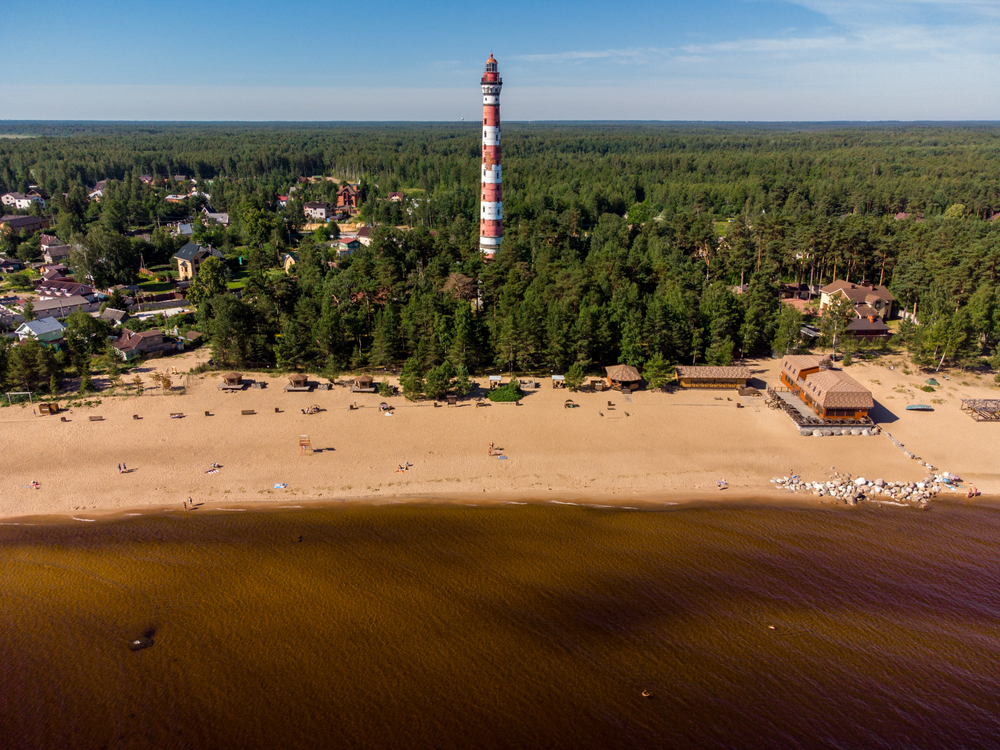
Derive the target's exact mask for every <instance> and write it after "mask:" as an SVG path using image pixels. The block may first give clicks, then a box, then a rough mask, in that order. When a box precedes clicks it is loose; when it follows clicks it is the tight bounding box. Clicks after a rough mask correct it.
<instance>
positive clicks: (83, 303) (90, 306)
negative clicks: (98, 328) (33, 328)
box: [32, 294, 100, 318]
mask: <svg viewBox="0 0 1000 750" xmlns="http://www.w3.org/2000/svg"><path fill="white" fill-rule="evenodd" d="M32 306H33V307H34V309H35V315H37V316H38V317H39V318H47V317H50V316H52V317H57V318H65V317H66V316H67V315H70V314H72V313H75V312H76V311H77V310H83V312H94V310H96V309H97V308H98V307H100V305H98V304H97V303H96V302H91V301H90V300H89V299H87V298H86V297H81V296H80V295H79V294H75V295H73V296H72V297H56V298H53V299H43V300H38V301H37V302H33V303H32Z"/></svg>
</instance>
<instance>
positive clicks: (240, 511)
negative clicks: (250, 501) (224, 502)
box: [219, 508, 246, 513]
mask: <svg viewBox="0 0 1000 750" xmlns="http://www.w3.org/2000/svg"><path fill="white" fill-rule="evenodd" d="M219 510H231V511H234V512H236V513H242V512H243V511H245V510H246V508H219Z"/></svg>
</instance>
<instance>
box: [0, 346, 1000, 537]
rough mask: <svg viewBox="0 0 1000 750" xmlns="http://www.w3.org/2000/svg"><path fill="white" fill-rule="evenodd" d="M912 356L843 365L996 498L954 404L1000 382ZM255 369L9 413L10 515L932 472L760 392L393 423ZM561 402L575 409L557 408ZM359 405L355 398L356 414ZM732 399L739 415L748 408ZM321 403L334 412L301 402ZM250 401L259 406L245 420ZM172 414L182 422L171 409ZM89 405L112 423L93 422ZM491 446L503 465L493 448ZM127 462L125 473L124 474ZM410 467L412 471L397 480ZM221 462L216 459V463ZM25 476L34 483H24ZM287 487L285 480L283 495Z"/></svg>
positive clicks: (896, 427) (914, 442)
mask: <svg viewBox="0 0 1000 750" xmlns="http://www.w3.org/2000/svg"><path fill="white" fill-rule="evenodd" d="M204 356H205V355H204V354H203V353H189V354H187V355H183V356H181V357H177V358H172V359H170V360H160V361H158V362H156V363H155V364H154V366H157V367H159V368H160V369H165V368H167V367H170V366H174V367H177V368H178V369H187V368H188V367H191V366H192V364H194V363H195V362H197V361H198V360H199V359H203V358H204ZM901 364H902V363H901V362H898V363H896V365H897V366H896V369H894V370H890V369H888V366H887V365H885V364H882V365H854V366H853V367H851V368H850V370H849V372H850V374H851V375H853V376H854V377H855V378H856V379H858V380H860V381H861V382H862V383H864V384H866V385H869V386H870V387H871V388H872V389H873V392H874V394H875V399H876V402H878V403H879V404H880V408H879V410H878V415H879V417H880V419H881V421H882V422H883V427H884V429H885V430H887V431H889V432H890V433H892V435H893V436H895V437H896V438H897V439H899V440H901V441H902V442H903V443H905V444H906V445H907V447H908V448H909V449H910V450H911V451H913V452H914V453H917V454H918V455H920V456H921V457H922V458H923V459H924V460H926V461H930V462H931V463H933V464H934V465H935V466H937V467H939V469H942V470H948V471H952V472H955V473H958V474H960V475H962V476H963V477H966V478H969V479H971V480H972V481H974V483H975V484H976V485H977V486H978V487H979V488H980V489H982V490H983V491H984V492H988V493H991V494H996V493H1000V475H998V473H997V469H996V457H997V455H996V448H995V445H996V440H995V436H996V435H997V434H1000V424H989V423H977V422H974V421H973V420H972V419H970V418H969V417H968V416H966V415H964V414H962V413H961V412H960V411H959V400H960V399H961V398H968V397H988V396H989V395H991V394H996V389H994V388H992V387H991V386H992V383H991V382H990V381H988V380H987V379H985V378H979V379H976V378H975V377H972V378H970V376H967V375H955V376H952V375H949V377H952V378H953V379H951V380H944V379H943V377H942V376H941V375H938V376H937V377H938V380H940V381H941V382H942V385H943V387H942V388H941V389H939V390H938V391H937V392H936V393H935V394H928V393H924V392H922V391H918V390H915V388H916V386H917V385H919V384H922V382H923V379H924V378H925V377H927V376H926V375H923V376H920V375H910V376H906V375H904V374H903V372H902V367H901ZM753 366H754V367H755V368H756V369H758V370H759V371H760V374H759V375H758V378H761V379H763V380H765V381H766V382H770V383H776V382H777V366H778V363H777V361H771V360H768V361H764V362H760V363H756V364H754V365H753ZM148 374H149V373H148V372H146V373H145V379H146V380H147V381H148ZM252 377H261V378H262V379H264V380H268V387H267V388H266V389H264V390H246V391H242V392H237V393H222V392H220V391H219V390H218V389H217V387H216V386H217V385H218V383H219V382H220V381H219V377H218V375H217V374H212V375H204V376H190V379H189V384H188V387H187V389H186V393H185V394H184V395H143V396H131V397H121V396H120V397H103V398H101V401H102V403H101V404H100V405H99V406H94V407H91V408H74V409H72V410H71V411H69V412H68V413H65V412H64V416H66V417H67V419H68V420H69V421H68V422H61V421H60V419H59V417H51V416H46V417H36V416H33V414H32V410H31V408H30V407H27V408H19V407H12V408H7V409H3V410H2V411H0V422H2V425H3V426H2V428H0V449H2V455H3V479H2V484H0V489H2V497H0V516H4V517H7V518H10V517H15V516H28V515H36V514H52V513H74V512H79V511H80V510H86V511H88V512H91V513H93V512H97V511H102V510H115V509H125V508H136V507H140V506H163V505H167V506H172V507H177V508H180V507H181V506H182V502H183V501H185V500H186V499H187V498H189V497H190V498H194V499H195V500H196V501H197V502H206V503H211V504H218V503H231V504H240V503H243V504H245V503H253V502H258V501H269V502H279V503H281V504H289V503H297V502H301V501H303V500H311V499H322V500H362V499H364V500H376V501H393V500H400V499H407V498H413V497H422V498H445V499H447V498H465V499H467V500H468V501H470V502H479V501H480V500H482V501H483V502H493V501H503V500H510V499H514V498H521V499H523V498H534V499H560V500H574V499H577V498H579V499H585V500H587V501H589V502H593V503H608V502H613V503H619V504H628V503H630V502H633V501H636V500H643V501H651V500H655V501H659V502H667V501H669V502H674V501H676V500H677V499H678V498H691V497H709V498H714V497H722V496H727V497H732V496H734V495H740V494H744V495H750V496H762V495H764V494H766V493H769V492H771V491H772V489H773V487H772V485H771V484H770V482H769V480H770V479H771V478H772V477H775V476H781V475H786V474H788V473H789V471H794V472H795V473H797V474H800V475H802V476H804V477H806V478H808V479H825V478H826V477H827V476H828V475H829V473H830V468H831V467H833V466H835V467H837V469H839V470H841V471H849V472H852V473H853V474H855V475H860V474H863V475H866V476H869V477H875V476H881V477H883V478H886V479H894V480H914V479H918V478H920V477H922V476H924V475H925V474H926V469H925V468H924V467H922V466H920V465H918V464H917V463H916V462H915V461H912V460H910V459H907V458H906V457H905V456H904V455H903V454H902V452H901V451H900V450H899V449H897V448H896V447H895V446H894V445H892V443H891V442H890V441H889V440H887V439H885V438H884V437H831V438H822V439H817V438H811V437H801V436H800V435H799V434H798V432H797V430H796V429H795V427H794V425H793V424H792V423H791V422H790V420H789V419H788V418H787V417H786V416H785V415H784V414H783V413H782V412H781V411H772V410H769V409H767V408H766V407H765V406H764V404H763V399H750V398H740V397H739V396H736V395H734V394H732V393H731V392H729V393H727V392H720V391H679V392H676V393H672V394H666V393H658V392H646V391H640V392H638V393H635V394H633V396H632V401H631V402H626V400H625V399H624V397H623V396H622V395H621V394H620V393H617V392H614V393H613V394H610V395H609V394H608V393H577V394H568V393H567V392H566V391H563V390H553V389H552V387H551V385H550V383H548V382H546V381H542V383H541V388H540V389H539V390H536V391H531V392H530V393H529V395H528V396H527V397H526V398H525V399H524V402H523V405H521V406H515V405H513V404H493V405H491V406H489V407H488V408H476V407H474V405H473V403H472V402H471V401H466V402H464V403H462V404H461V405H459V406H457V407H440V408H435V407H434V406H433V405H432V404H431V403H429V402H420V403H410V402H407V401H406V400H405V399H403V398H402V397H396V398H393V399H389V402H390V403H392V404H393V406H395V411H394V414H393V416H391V417H386V416H384V415H383V413H382V412H380V411H379V410H378V404H379V402H381V401H383V400H384V399H383V398H382V397H380V396H378V395H377V394H352V393H350V391H349V389H347V388H336V389H334V390H332V391H315V392H312V393H285V392H283V390H282V388H283V386H284V384H285V382H286V381H285V380H284V379H282V378H274V379H268V378H267V376H252ZM568 396H572V398H573V399H574V400H575V401H576V402H577V403H579V404H580V408H578V409H564V408H563V402H564V400H565V399H566V398H567V397H568ZM720 399H721V400H720ZM728 399H732V400H731V401H730V400H728ZM933 399H938V400H941V401H942V403H941V404H937V405H936V409H937V410H936V411H934V412H932V413H914V412H906V411H905V410H904V406H905V404H907V403H917V402H920V403H930V402H931V401H932V400H933ZM608 400H611V401H613V402H614V404H615V407H614V409H608V407H607V402H608ZM355 402H356V403H357V405H358V407H359V408H358V409H357V410H350V409H349V405H350V404H352V403H355ZM737 402H742V403H744V404H745V405H746V408H743V409H737V408H736V404H737ZM312 404H317V405H319V406H321V407H322V408H323V409H324V411H322V412H320V413H319V414H316V415H304V414H302V413H301V409H303V408H305V407H307V406H309V405H312ZM276 407H277V408H278V409H279V410H280V411H279V412H277V413H276V412H275V408H276ZM246 409H252V410H254V411H255V412H256V414H254V415H253V416H242V415H241V411H242V410H246ZM206 411H209V412H211V413H212V415H213V416H210V417H209V416H205V412H206ZM173 412H183V413H184V414H185V416H184V418H182V419H171V418H170V414H171V413H173ZM626 413H627V415H628V416H626ZM133 414H137V415H139V416H140V417H141V419H138V420H136V419H133V416H132V415H133ZM93 415H100V416H103V417H104V421H101V422H91V421H90V420H89V419H88V417H89V416H93ZM300 435H308V436H309V437H310V439H311V442H312V445H313V446H314V448H316V449H318V450H317V452H315V453H314V454H312V455H308V456H300V455H299V450H298V439H299V436H300ZM490 442H493V443H494V445H496V446H498V447H501V448H503V455H505V456H506V459H503V460H501V459H498V458H496V457H491V456H489V455H488V445H489V443H490ZM121 462H124V463H125V464H126V465H127V466H128V469H129V472H128V473H126V474H119V473H118V470H117V465H118V464H119V463H121ZM406 462H409V463H410V464H412V466H411V468H410V469H409V470H408V471H407V472H405V473H398V472H397V471H396V468H397V466H399V465H400V464H403V463H406ZM212 463H218V464H220V465H221V467H222V468H221V469H220V470H219V472H218V473H216V474H207V473H206V471H207V470H208V469H209V468H210V465H211V464H212ZM720 479H725V480H727V482H728V483H729V486H730V490H729V491H728V494H727V493H719V492H718V491H716V482H717V481H718V480H720ZM32 480H37V481H38V482H39V483H40V485H41V488H40V489H38V490H33V489H31V488H30V487H28V486H27V485H29V483H30V482H31V481H32ZM280 483H285V484H287V488H286V489H275V488H274V485H275V484H280Z"/></svg>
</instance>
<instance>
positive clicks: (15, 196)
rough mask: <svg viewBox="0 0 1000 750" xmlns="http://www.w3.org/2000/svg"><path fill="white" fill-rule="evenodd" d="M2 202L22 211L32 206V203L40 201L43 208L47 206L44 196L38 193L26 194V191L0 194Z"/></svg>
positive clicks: (0, 201)
mask: <svg viewBox="0 0 1000 750" xmlns="http://www.w3.org/2000/svg"><path fill="white" fill-rule="evenodd" d="M0 203H2V204H3V205H5V206H9V207H11V208H16V209H19V210H21V211H25V210H27V209H29V208H31V204H32V203H38V204H40V205H41V207H42V208H45V201H44V200H42V196H40V195H37V194H35V195H31V194H28V195H25V194H24V193H5V194H4V195H0Z"/></svg>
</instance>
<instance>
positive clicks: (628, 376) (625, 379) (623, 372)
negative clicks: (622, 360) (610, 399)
mask: <svg viewBox="0 0 1000 750" xmlns="http://www.w3.org/2000/svg"><path fill="white" fill-rule="evenodd" d="M605 370H606V371H607V373H608V377H609V378H610V379H611V380H617V381H619V382H621V383H636V382H638V381H640V380H642V376H640V375H639V371H638V370H637V369H635V368H634V367H632V365H614V366H613V367H606V368H605Z"/></svg>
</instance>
